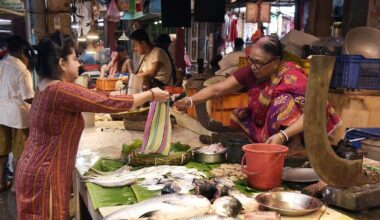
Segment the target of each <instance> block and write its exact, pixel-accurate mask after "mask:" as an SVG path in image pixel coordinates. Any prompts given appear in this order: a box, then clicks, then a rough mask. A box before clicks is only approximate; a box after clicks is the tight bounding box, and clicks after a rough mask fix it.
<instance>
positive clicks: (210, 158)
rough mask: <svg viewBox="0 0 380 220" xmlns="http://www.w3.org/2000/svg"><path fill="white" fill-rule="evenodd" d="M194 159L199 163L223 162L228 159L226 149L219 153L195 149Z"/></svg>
mask: <svg viewBox="0 0 380 220" xmlns="http://www.w3.org/2000/svg"><path fill="white" fill-rule="evenodd" d="M194 160H195V161H196V162H199V163H223V162H224V161H225V160H226V151H224V152H221V153H217V154H205V153H200V152H197V151H194Z"/></svg>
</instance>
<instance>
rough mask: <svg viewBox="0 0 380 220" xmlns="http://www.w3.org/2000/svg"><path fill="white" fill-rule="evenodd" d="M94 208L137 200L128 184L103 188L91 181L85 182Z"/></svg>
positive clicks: (131, 202) (128, 203)
mask: <svg viewBox="0 0 380 220" xmlns="http://www.w3.org/2000/svg"><path fill="white" fill-rule="evenodd" d="M86 186H87V190H88V193H89V194H90V198H91V201H92V204H93V206H94V209H98V208H100V207H105V206H116V205H132V204H135V203H136V202H137V199H136V196H135V194H134V192H133V190H132V188H131V187H130V186H124V187H114V188H105V187H102V186H98V185H96V184H93V183H86Z"/></svg>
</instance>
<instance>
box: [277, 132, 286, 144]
mask: <svg viewBox="0 0 380 220" xmlns="http://www.w3.org/2000/svg"><path fill="white" fill-rule="evenodd" d="M278 135H280V138H281V141H282V143H284V142H285V137H284V135H283V134H282V133H281V132H278Z"/></svg>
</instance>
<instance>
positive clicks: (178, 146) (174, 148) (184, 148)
mask: <svg viewBox="0 0 380 220" xmlns="http://www.w3.org/2000/svg"><path fill="white" fill-rule="evenodd" d="M189 150H191V147H190V146H189V145H186V144H182V143H181V142H179V141H177V142H175V143H172V145H171V148H170V151H171V152H188V151H189Z"/></svg>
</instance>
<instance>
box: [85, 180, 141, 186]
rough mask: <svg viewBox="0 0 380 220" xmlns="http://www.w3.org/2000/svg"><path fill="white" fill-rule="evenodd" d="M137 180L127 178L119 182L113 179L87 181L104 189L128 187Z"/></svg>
mask: <svg viewBox="0 0 380 220" xmlns="http://www.w3.org/2000/svg"><path fill="white" fill-rule="evenodd" d="M136 181H137V179H135V178H129V179H121V180H115V179H111V178H110V179H89V180H88V182H91V183H95V184H96V185H99V186H104V187H119V186H129V185H132V184H134V183H136Z"/></svg>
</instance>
